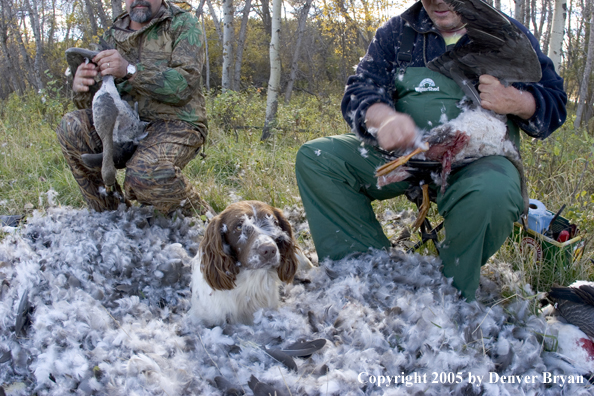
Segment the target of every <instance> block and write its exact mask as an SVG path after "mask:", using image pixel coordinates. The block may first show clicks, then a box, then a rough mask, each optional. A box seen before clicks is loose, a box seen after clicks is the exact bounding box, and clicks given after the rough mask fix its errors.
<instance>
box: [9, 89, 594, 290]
mask: <svg viewBox="0 0 594 396" xmlns="http://www.w3.org/2000/svg"><path fill="white" fill-rule="evenodd" d="M49 86H50V87H51V86H52V85H51V84H50V85H49ZM206 103H207V110H208V114H209V137H208V143H207V145H206V147H205V148H204V153H205V154H206V158H204V159H203V158H201V157H200V156H198V157H197V158H196V159H195V160H194V161H192V162H190V164H189V165H188V166H187V167H186V168H185V169H184V173H185V174H186V175H187V176H188V177H189V178H190V180H192V182H193V183H194V184H195V185H196V187H197V188H198V190H199V191H200V192H201V194H202V195H203V197H204V198H205V199H206V200H207V201H208V202H210V203H211V204H212V205H213V207H214V208H215V210H219V211H220V210H222V209H223V208H224V207H226V205H227V204H229V203H230V202H232V201H233V200H235V199H239V198H241V199H258V200H263V201H266V202H269V203H271V204H273V205H275V206H278V207H281V208H284V207H287V206H292V205H295V204H299V203H300V198H299V191H298V189H297V185H296V182H295V176H294V161H295V155H296V153H297V150H298V149H299V147H300V146H301V144H303V143H305V142H306V141H308V140H311V139H314V138H316V137H320V136H329V135H334V134H337V133H345V132H348V129H347V127H346V124H345V123H344V121H343V119H342V116H341V113H340V96H338V95H333V96H329V97H315V96H311V95H306V94H302V93H300V94H297V95H295V96H294V98H293V100H292V101H291V103H290V104H288V105H286V104H284V103H279V110H278V120H277V124H276V127H275V128H276V129H275V131H274V134H273V137H272V138H271V139H269V140H268V141H266V142H261V141H260V135H261V132H262V130H261V128H262V127H263V120H264V115H265V111H266V98H265V92H264V90H263V89H248V90H247V91H246V92H244V93H241V94H240V93H237V92H233V91H229V92H225V93H216V92H214V91H213V92H210V93H207V95H206ZM0 109H2V110H0V175H1V176H0V214H3V215H4V214H23V213H26V212H28V211H30V210H32V209H33V208H39V209H43V208H46V207H47V206H48V198H47V192H48V191H50V190H51V189H53V190H55V191H56V192H57V193H58V196H57V198H56V199H55V201H56V203H57V204H60V205H70V206H74V207H84V202H83V200H82V198H81V195H80V192H79V191H78V186H77V185H76V183H75V181H74V179H73V177H72V174H71V172H70V170H69V169H68V166H67V165H66V163H65V161H64V158H63V155H62V152H61V150H60V147H59V145H58V143H57V141H56V137H55V132H54V131H55V128H56V126H57V125H58V122H59V120H60V116H61V114H63V113H64V112H65V111H69V110H71V108H69V107H68V105H67V102H66V98H65V97H64V96H63V95H61V93H60V92H59V90H55V91H52V92H47V93H44V94H43V95H40V94H38V93H36V92H33V91H29V92H27V93H26V94H25V95H23V96H21V97H19V96H17V95H15V94H13V95H11V96H10V97H9V98H8V99H7V100H4V101H2V102H1V103H0ZM571 125H572V120H571V118H570V119H569V120H568V121H567V123H566V125H565V126H564V127H563V128H561V130H559V131H557V132H556V133H554V134H553V135H552V136H551V137H550V138H548V139H546V140H545V141H536V140H535V141H531V140H528V139H525V140H524V141H523V144H522V155H523V161H524V164H525V168H526V176H527V179H528V186H529V191H530V196H531V197H532V198H537V199H539V200H541V201H543V202H544V203H545V205H546V206H547V207H548V208H549V209H551V210H553V211H556V210H558V209H559V208H560V207H561V205H563V204H566V205H567V207H566V209H565V211H564V212H563V216H564V217H566V218H567V219H569V220H570V221H571V222H573V223H575V224H577V225H578V227H579V229H580V231H581V234H582V235H583V236H584V240H585V241H586V244H585V253H584V255H583V257H582V258H581V260H579V261H578V262H577V263H573V264H572V265H571V266H560V265H558V264H556V263H555V262H553V263H552V264H550V265H549V264H547V265H545V266H535V265H534V263H532V262H531V261H530V260H529V258H528V257H523V255H522V252H521V250H520V248H519V246H517V245H516V244H514V243H512V242H511V241H510V242H507V243H506V245H504V247H503V248H502V249H501V250H500V252H499V253H498V255H497V256H496V257H495V259H496V260H503V261H506V262H509V263H511V264H512V266H513V267H514V268H515V270H516V271H519V273H520V274H521V276H522V282H523V284H526V283H527V284H531V285H532V289H533V290H534V291H542V290H546V289H547V288H548V287H550V285H552V284H553V283H558V284H565V285H567V284H569V283H571V282H572V281H573V280H575V279H578V278H579V279H593V280H594V272H593V270H592V265H591V258H592V251H593V247H592V243H591V236H590V235H591V234H592V232H593V229H594V215H593V213H594V210H593V206H594V177H592V176H591V174H592V173H591V169H592V168H593V167H594V165H593V164H592V159H593V157H594V156H593V155H592V150H593V147H594V138H592V137H591V136H590V135H588V134H587V133H586V132H585V129H582V130H578V131H575V130H573V128H572V126H571ZM123 175H124V172H123V171H120V172H119V180H120V183H121V182H122V179H123ZM374 206H375V208H376V212H377V213H378V214H382V213H387V212H388V210H390V211H391V212H392V213H398V212H400V211H402V210H403V209H411V208H412V205H411V204H410V203H409V202H408V201H407V200H406V199H404V198H399V199H393V200H387V201H383V202H376V203H374ZM433 206H434V207H433V208H432V212H431V213H430V217H431V218H432V220H433V222H434V224H437V223H438V221H439V220H440V219H439V217H438V215H437V211H436V210H435V205H433ZM407 213H410V211H407ZM389 231H390V232H391V233H392V234H393V233H394V231H393V230H389ZM390 232H388V234H390ZM392 236H394V235H392Z"/></svg>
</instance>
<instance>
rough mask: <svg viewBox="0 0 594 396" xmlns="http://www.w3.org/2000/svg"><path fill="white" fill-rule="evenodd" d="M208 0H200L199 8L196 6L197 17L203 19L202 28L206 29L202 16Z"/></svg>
mask: <svg viewBox="0 0 594 396" xmlns="http://www.w3.org/2000/svg"><path fill="white" fill-rule="evenodd" d="M205 2H206V0H200V4H199V5H198V8H196V19H198V20H199V21H200V20H202V30H203V31H204V19H203V18H202V13H203V10H204V3H205Z"/></svg>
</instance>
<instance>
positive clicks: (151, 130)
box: [56, 109, 214, 215]
mask: <svg viewBox="0 0 594 396" xmlns="http://www.w3.org/2000/svg"><path fill="white" fill-rule="evenodd" d="M146 132H147V136H146V137H145V138H144V139H143V140H142V141H141V142H140V144H139V145H138V148H137V149H136V151H135V152H134V154H133V156H132V158H130V160H129V161H128V162H127V163H126V177H125V179H124V190H125V192H126V193H125V199H126V202H127V203H128V204H129V202H128V200H137V201H138V202H139V203H141V204H146V205H153V206H154V207H155V208H156V209H158V210H159V211H161V212H162V213H164V214H168V213H170V212H171V211H173V210H175V209H177V208H180V207H181V208H182V211H183V212H184V214H186V215H189V214H192V213H193V212H194V213H196V212H197V213H200V214H203V213H205V212H206V211H207V210H212V209H211V208H210V206H209V205H208V204H207V203H206V202H205V201H204V200H203V199H202V198H201V197H200V195H199V194H198V192H197V191H196V189H195V188H194V187H193V186H192V185H191V183H190V182H189V180H188V179H187V178H186V177H185V176H184V175H183V174H182V173H181V170H182V169H183V168H184V167H185V166H186V165H187V164H188V163H189V162H190V161H191V160H192V159H193V158H194V157H195V156H196V154H197V153H198V151H199V149H200V147H201V146H202V144H204V137H203V136H202V134H201V133H200V132H199V131H197V130H196V129H194V128H192V127H191V126H190V125H189V124H187V123H185V122H183V121H173V120H163V121H154V122H151V123H150V124H149V125H148V127H147V129H146ZM56 134H57V136H58V141H59V142H60V146H62V152H63V153H64V156H65V157H66V161H67V162H68V165H69V166H70V169H71V170H72V174H73V175H74V179H75V180H76V182H77V183H78V185H79V187H80V190H81V192H82V195H83V197H84V199H85V201H86V202H87V204H88V205H89V208H91V209H94V210H96V211H98V212H101V211H104V210H114V209H116V208H117V207H118V205H119V203H120V202H121V200H120V198H118V196H120V197H121V196H122V189H121V187H120V186H119V185H116V193H115V194H105V193H104V192H102V191H103V187H104V184H103V180H102V179H101V168H89V167H88V166H86V165H85V163H84V162H83V161H82V159H81V155H82V154H86V153H101V152H102V151H103V145H102V143H101V139H100V138H99V135H98V134H97V132H96V131H95V128H94V127H93V113H92V111H91V110H89V109H87V110H77V111H73V112H71V113H68V114H66V115H65V116H64V117H63V118H62V122H61V123H60V125H59V126H58V128H57V130H56ZM213 213H214V212H213Z"/></svg>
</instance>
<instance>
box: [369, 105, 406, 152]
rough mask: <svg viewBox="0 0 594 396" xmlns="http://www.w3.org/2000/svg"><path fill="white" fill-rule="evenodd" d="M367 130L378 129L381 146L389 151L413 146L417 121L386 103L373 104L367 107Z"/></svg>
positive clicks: (377, 137)
mask: <svg viewBox="0 0 594 396" xmlns="http://www.w3.org/2000/svg"><path fill="white" fill-rule="evenodd" d="M365 124H366V125H367V130H370V129H373V128H375V129H376V130H377V134H376V139H377V142H378V144H379V146H380V147H381V148H382V149H384V150H387V151H392V150H395V149H406V148H409V147H413V146H414V144H415V141H416V139H417V128H416V125H415V122H414V121H413V119H412V118H411V117H410V116H409V115H408V114H403V113H398V112H396V111H394V109H392V108H391V107H390V106H388V105H386V104H384V103H376V104H373V105H371V106H370V107H369V109H367V114H366V119H365Z"/></svg>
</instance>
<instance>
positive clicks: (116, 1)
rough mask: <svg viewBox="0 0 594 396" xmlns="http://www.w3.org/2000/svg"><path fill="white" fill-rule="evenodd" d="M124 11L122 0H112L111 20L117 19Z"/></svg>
mask: <svg viewBox="0 0 594 396" xmlns="http://www.w3.org/2000/svg"><path fill="white" fill-rule="evenodd" d="M122 12H124V9H123V7H122V0H111V20H112V21H113V20H114V19H116V17H118V16H120V14H121V13H122Z"/></svg>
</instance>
